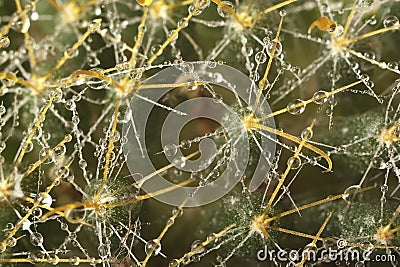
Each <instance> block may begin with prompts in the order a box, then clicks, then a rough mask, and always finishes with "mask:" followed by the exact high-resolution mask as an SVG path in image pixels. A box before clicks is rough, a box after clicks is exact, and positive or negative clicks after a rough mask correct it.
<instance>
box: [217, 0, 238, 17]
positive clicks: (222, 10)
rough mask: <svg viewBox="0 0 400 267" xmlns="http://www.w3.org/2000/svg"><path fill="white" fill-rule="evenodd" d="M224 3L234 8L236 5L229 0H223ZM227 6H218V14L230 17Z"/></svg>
mask: <svg viewBox="0 0 400 267" xmlns="http://www.w3.org/2000/svg"><path fill="white" fill-rule="evenodd" d="M222 3H223V4H224V5H225V6H226V7H227V8H231V9H232V10H234V9H235V6H234V5H233V4H232V3H231V2H229V1H222ZM226 7H224V8H222V7H221V6H218V8H217V12H218V14H219V15H220V16H221V17H223V18H227V17H229V13H228V12H226V11H225V10H224V9H226Z"/></svg>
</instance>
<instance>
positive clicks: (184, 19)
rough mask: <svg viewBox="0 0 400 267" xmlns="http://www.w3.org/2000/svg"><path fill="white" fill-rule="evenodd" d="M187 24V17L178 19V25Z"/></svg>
mask: <svg viewBox="0 0 400 267" xmlns="http://www.w3.org/2000/svg"><path fill="white" fill-rule="evenodd" d="M188 25H189V24H188V20H187V18H183V19H181V20H179V21H178V27H182V28H186V27H187V26H188Z"/></svg>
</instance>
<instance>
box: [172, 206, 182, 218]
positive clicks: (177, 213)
mask: <svg viewBox="0 0 400 267" xmlns="http://www.w3.org/2000/svg"><path fill="white" fill-rule="evenodd" d="M182 214H183V210H182V209H180V208H174V209H173V210H172V215H174V216H175V215H176V217H180V216H182Z"/></svg>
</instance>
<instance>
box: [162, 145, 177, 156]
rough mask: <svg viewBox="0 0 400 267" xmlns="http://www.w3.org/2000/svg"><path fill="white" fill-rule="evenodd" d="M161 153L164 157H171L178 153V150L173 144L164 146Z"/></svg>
mask: <svg viewBox="0 0 400 267" xmlns="http://www.w3.org/2000/svg"><path fill="white" fill-rule="evenodd" d="M163 151H164V154H165V155H166V156H173V155H175V154H176V152H177V151H178V148H177V147H176V145H174V144H172V145H165V146H164V149H163Z"/></svg>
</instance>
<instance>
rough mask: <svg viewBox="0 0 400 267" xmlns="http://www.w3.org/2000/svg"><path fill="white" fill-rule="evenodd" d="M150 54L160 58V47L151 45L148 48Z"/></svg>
mask: <svg viewBox="0 0 400 267" xmlns="http://www.w3.org/2000/svg"><path fill="white" fill-rule="evenodd" d="M150 53H151V54H152V55H157V56H160V55H161V53H162V50H161V45H160V44H154V45H152V46H151V48H150Z"/></svg>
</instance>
